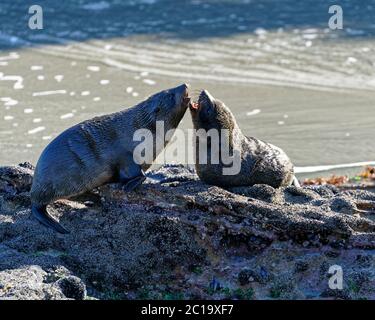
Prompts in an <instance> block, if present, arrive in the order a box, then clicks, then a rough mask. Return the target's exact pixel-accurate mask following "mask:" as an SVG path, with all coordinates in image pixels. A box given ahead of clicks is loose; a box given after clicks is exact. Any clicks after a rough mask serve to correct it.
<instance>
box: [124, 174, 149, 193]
mask: <svg viewBox="0 0 375 320" xmlns="http://www.w3.org/2000/svg"><path fill="white" fill-rule="evenodd" d="M145 180H146V177H145V176H140V177H136V178H134V179H131V180H129V181H128V182H127V183H126V184H125V185H124V186H123V190H124V191H127V192H130V191H133V190H134V189H136V188H137V187H138V186H139V185H141V184H142V183H143V181H145Z"/></svg>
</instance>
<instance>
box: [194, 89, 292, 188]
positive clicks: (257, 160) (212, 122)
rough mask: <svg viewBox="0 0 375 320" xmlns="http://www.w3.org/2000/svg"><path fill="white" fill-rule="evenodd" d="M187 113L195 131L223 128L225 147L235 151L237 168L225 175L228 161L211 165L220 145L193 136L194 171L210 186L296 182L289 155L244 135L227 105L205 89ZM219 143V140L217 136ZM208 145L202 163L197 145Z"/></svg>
mask: <svg viewBox="0 0 375 320" xmlns="http://www.w3.org/2000/svg"><path fill="white" fill-rule="evenodd" d="M190 112H191V116H192V120H193V124H194V128H195V129H196V130H199V129H203V130H204V131H205V132H208V131H209V130H210V129H217V130H219V131H220V130H221V129H226V130H227V132H228V135H227V138H226V139H227V140H228V144H229V147H228V150H229V153H230V154H233V151H234V150H236V151H237V152H238V160H239V161H240V167H239V168H240V169H239V171H238V172H237V173H236V174H233V175H230V174H229V175H224V174H223V168H225V167H228V163H225V164H224V163H223V162H222V159H221V158H220V161H219V163H216V164H213V163H211V160H212V158H213V155H214V154H216V155H217V154H219V151H220V150H218V148H221V145H220V144H215V145H213V144H212V141H211V139H210V137H208V138H203V139H202V138H201V137H200V136H199V135H197V136H196V138H195V161H196V164H195V166H196V171H197V174H198V176H199V178H200V179H201V180H202V181H204V182H206V183H208V184H212V185H217V186H222V187H234V186H252V185H254V184H268V185H270V186H272V187H275V188H278V187H281V186H288V185H290V184H292V183H293V181H295V184H296V185H297V184H298V181H297V180H296V179H295V177H294V167H293V164H292V162H291V161H290V159H289V158H288V156H287V155H286V154H285V152H284V151H283V150H281V149H280V148H278V147H276V146H274V145H272V144H269V143H266V142H263V141H261V140H258V139H255V138H253V137H246V136H245V135H243V133H242V132H241V130H240V128H239V127H238V125H237V122H236V119H235V118H234V116H233V114H232V112H231V111H230V110H229V108H228V107H227V106H226V105H225V104H224V103H223V102H221V101H219V100H217V99H215V98H213V97H212V96H211V95H210V94H209V93H208V92H207V91H206V90H204V91H202V92H201V94H200V96H199V100H198V103H194V104H191V105H190ZM220 142H221V139H220ZM202 144H203V150H204V149H205V148H207V162H206V164H204V161H203V159H202V157H201V156H200V152H199V148H200V147H202Z"/></svg>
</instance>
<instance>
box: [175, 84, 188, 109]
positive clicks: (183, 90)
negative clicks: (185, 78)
mask: <svg viewBox="0 0 375 320" xmlns="http://www.w3.org/2000/svg"><path fill="white" fill-rule="evenodd" d="M175 91H176V100H177V101H180V103H181V104H182V105H183V106H184V107H187V106H188V105H189V104H190V101H191V99H190V97H189V85H188V84H187V83H184V84H182V85H180V86H179V87H177V88H176V89H175Z"/></svg>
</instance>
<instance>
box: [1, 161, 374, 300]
mask: <svg viewBox="0 0 375 320" xmlns="http://www.w3.org/2000/svg"><path fill="white" fill-rule="evenodd" d="M32 177H33V170H32V166H30V165H28V164H25V165H22V166H13V167H2V168H0V283H1V284H2V286H1V287H0V298H5V299H8V298H10V299H11V298H14V299H26V298H30V299H66V298H69V299H71V298H74V299H77V298H83V297H84V294H83V289H82V288H83V286H84V285H86V286H87V290H88V292H90V295H93V296H94V297H95V298H100V299H101V298H108V299H122V298H136V297H138V296H139V290H140V288H147V287H150V288H152V289H150V290H149V291H150V292H144V294H146V295H148V296H149V297H153V298H160V299H163V298H178V297H180V296H179V295H178V293H179V292H183V293H184V294H183V297H201V298H205V299H206V298H207V299H213V298H215V299H222V298H226V297H232V298H240V297H245V296H246V297H248V296H250V293H251V296H253V295H254V297H255V298H259V299H264V298H269V294H271V295H272V296H273V297H275V298H285V299H294V298H301V299H303V298H306V297H309V298H319V296H318V293H317V292H323V291H324V290H325V288H326V286H327V279H328V277H329V274H328V269H329V266H330V265H332V264H338V265H340V266H342V267H343V269H344V270H345V274H348V275H349V274H350V275H353V276H352V278H351V283H352V291H353V292H355V291H357V289H356V288H359V291H358V293H353V292H351V294H352V295H353V296H355V297H359V294H360V295H361V296H362V297H366V298H370V299H371V298H375V292H374V287H375V286H367V285H365V282H361V281H360V279H362V278H363V279H364V276H355V274H358V273H360V274H365V273H363V272H364V271H366V270H367V271H369V270H371V268H372V263H373V260H372V259H373V256H374V250H375V223H374V221H373V220H371V219H370V218H371V217H370V216H366V215H361V216H359V215H357V214H356V215H353V214H351V213H349V211H346V212H339V211H334V210H333V209H335V210H336V209H337V210H341V209H342V208H346V207H345V206H343V207H342V208H341V207H340V208H341V209H340V208H339V206H338V205H339V204H340V203H341V202H340V201H341V200H336V199H345V201H346V200H347V201H348V202H345V201H344V202H345V203H352V202H353V203H356V201H366V205H369V204H368V203H369V202H371V201H374V203H375V198H374V196H373V195H371V194H370V193H368V192H364V191H363V190H360V191H359V190H351V191H342V190H339V189H332V188H330V187H328V186H327V187H326V186H321V187H319V188H316V189H314V188H312V187H308V188H294V187H288V188H284V189H283V188H281V189H274V188H272V187H269V186H264V185H257V186H253V187H245V188H235V189H231V190H225V189H223V188H220V187H216V186H208V185H206V184H204V183H202V182H201V181H199V179H198V178H197V176H196V175H195V173H194V170H192V169H191V168H184V167H182V166H165V167H162V168H160V169H159V170H156V171H152V172H150V173H148V177H149V179H147V180H146V181H145V183H144V184H143V185H142V187H140V188H138V189H137V190H136V191H134V192H128V193H127V192H124V191H123V190H122V189H121V185H118V184H113V185H107V186H103V187H101V188H98V189H96V190H93V191H92V192H90V193H89V194H86V195H82V196H80V197H76V198H74V199H71V200H70V201H67V200H61V201H57V202H55V203H53V204H51V205H50V206H49V209H48V210H49V212H50V213H51V214H52V215H53V216H54V217H56V218H57V219H59V220H60V222H61V223H62V224H63V225H64V226H66V227H67V228H68V229H70V230H71V233H70V234H69V235H60V234H56V233H55V232H54V231H53V230H50V229H47V228H45V227H44V226H42V225H40V224H39V222H38V221H36V220H35V219H34V218H33V217H32V216H31V212H30V187H31V183H32ZM171 184H173V187H171ZM371 199H373V200H371ZM331 205H333V207H332V208H331ZM370 205H372V204H371V203H370ZM317 248H319V249H317ZM332 248H335V249H332ZM330 251H331V252H332V254H331V253H329V252H330ZM333 252H335V254H333ZM322 253H323V254H322ZM336 253H337V254H336ZM362 256H363V257H362ZM307 257H314V258H311V259H310V258H309V259H307ZM355 257H357V259H355ZM365 257H372V258H365ZM306 264H307V265H308V268H307V266H306ZM299 272H303V276H302V275H301V274H299ZM72 277H73V278H72ZM75 277H78V278H75ZM72 279H74V280H72ZM80 279H83V280H80ZM218 279H220V280H218ZM286 279H289V281H290V282H291V284H290V285H289V286H288V285H287V284H286ZM368 279H369V280H370V284H371V283H372V282H371V281H372V280H371V279H372V278H371V277H369V278H368ZM83 281H84V282H83ZM252 282H256V284H254V288H253V285H252V284H251V283H252ZM307 283H308V285H307ZM361 283H362V285H361V286H359V285H360V284H361ZM239 285H240V286H242V287H243V288H238V286H239ZM250 286H251V288H249V287H250ZM311 286H314V288H311ZM163 288H164V289H163ZM237 289H241V290H242V291H241V290H237ZM250 289H251V290H250ZM145 290H146V289H145ZM247 290H249V291H247ZM252 290H254V292H252ZM146 291H147V290H146ZM163 291H164V292H163ZM270 292H271V293H270ZM119 293H121V294H119ZM314 294H315V296H314Z"/></svg>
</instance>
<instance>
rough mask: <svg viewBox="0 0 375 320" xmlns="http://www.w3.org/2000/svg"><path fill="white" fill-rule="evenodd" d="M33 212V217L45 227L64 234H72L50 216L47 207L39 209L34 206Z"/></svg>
mask: <svg viewBox="0 0 375 320" xmlns="http://www.w3.org/2000/svg"><path fill="white" fill-rule="evenodd" d="M31 212H32V214H33V216H34V217H35V218H36V219H37V220H38V221H39V222H40V223H41V224H43V225H44V226H46V227H48V228H51V229H53V230H55V231H57V232H59V233H62V234H67V233H70V232H69V230H67V229H65V228H64V227H63V226H62V225H61V224H59V223H58V222H57V221H56V220H55V219H54V218H52V217H51V216H50V215H49V213H48V212H47V206H41V207H38V206H36V205H32V206H31Z"/></svg>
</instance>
